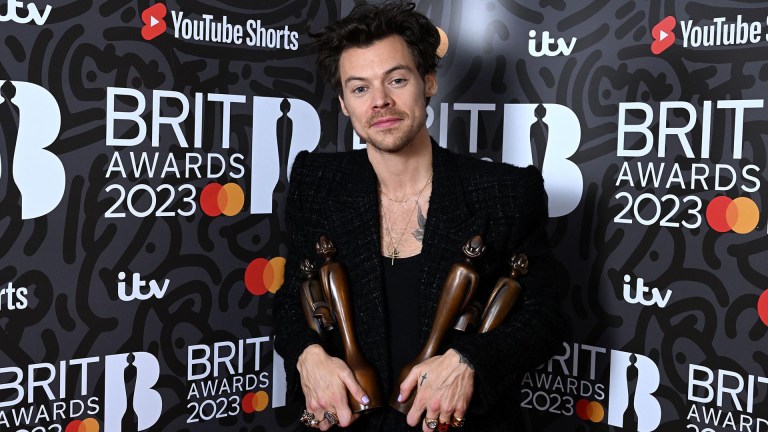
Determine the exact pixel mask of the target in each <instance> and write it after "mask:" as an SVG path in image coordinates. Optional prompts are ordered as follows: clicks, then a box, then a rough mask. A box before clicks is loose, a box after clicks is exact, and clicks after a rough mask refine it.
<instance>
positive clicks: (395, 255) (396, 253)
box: [389, 247, 400, 265]
mask: <svg viewBox="0 0 768 432" xmlns="http://www.w3.org/2000/svg"><path fill="white" fill-rule="evenodd" d="M399 256H400V251H398V250H397V248H396V247H393V248H392V251H391V252H390V253H389V257H390V258H392V265H395V258H398V257H399Z"/></svg>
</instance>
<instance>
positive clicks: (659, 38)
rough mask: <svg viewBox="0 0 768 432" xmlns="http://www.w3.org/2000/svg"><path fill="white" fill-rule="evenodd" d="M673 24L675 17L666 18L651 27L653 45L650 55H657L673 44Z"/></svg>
mask: <svg viewBox="0 0 768 432" xmlns="http://www.w3.org/2000/svg"><path fill="white" fill-rule="evenodd" d="M675 23H676V20H675V17H673V16H668V17H666V18H664V19H663V20H661V21H660V22H659V23H658V24H656V25H655V26H653V29H652V30H651V35H652V36H653V43H652V44H651V52H652V53H654V54H656V55H659V54H661V53H662V52H664V50H666V49H667V48H669V47H671V46H672V44H673V43H675V34H674V33H672V29H673V28H675Z"/></svg>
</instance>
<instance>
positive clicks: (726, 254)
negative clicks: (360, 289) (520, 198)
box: [0, 0, 768, 432]
mask: <svg viewBox="0 0 768 432" xmlns="http://www.w3.org/2000/svg"><path fill="white" fill-rule="evenodd" d="M569 3H570V4H568V5H566V2H565V1H562V0H535V1H534V0H530V1H527V0H477V1H475V0H473V1H471V2H470V1H469V0H463V1H462V0H453V1H434V0H421V1H418V2H417V8H418V9H419V10H420V11H422V12H424V13H425V14H427V15H428V16H429V17H430V18H431V19H432V20H433V21H434V22H435V24H436V25H438V26H439V27H440V28H441V29H442V30H444V32H445V34H446V35H447V38H448V41H449V49H448V53H447V55H446V56H445V58H444V59H443V62H442V66H441V68H440V70H439V74H438V78H439V82H440V90H439V93H438V95H437V96H436V97H433V98H432V101H431V104H430V107H429V118H428V124H429V128H430V133H431V134H432V136H434V137H435V138H436V139H437V140H438V141H439V142H440V144H441V145H442V146H444V147H448V148H450V149H452V150H454V151H457V152H461V153H468V154H473V155H476V156H477V157H480V158H487V159H490V160H495V161H504V162H508V163H512V164H517V165H530V164H533V165H536V166H538V167H539V168H540V169H541V170H542V173H543V175H544V178H545V183H546V188H547V191H548V193H549V196H550V203H549V207H550V215H551V216H552V220H551V224H550V233H551V238H552V244H553V246H554V248H555V253H556V255H557V256H558V257H559V259H560V260H562V262H563V263H564V264H565V266H566V267H567V269H568V280H569V284H568V286H563V287H562V294H563V299H564V303H563V304H564V308H565V310H566V312H567V314H568V315H569V316H570V319H571V322H572V326H573V338H572V340H568V341H567V342H566V343H564V345H563V349H562V351H561V353H559V354H558V355H556V356H554V357H553V358H552V359H550V360H549V361H548V362H547V363H545V364H544V365H542V366H541V367H540V368H539V369H537V370H535V371H532V372H531V373H528V374H526V375H525V376H524V377H523V388H522V393H521V404H522V406H523V407H524V408H525V412H526V414H527V415H526V417H527V418H526V425H525V428H524V429H525V430H530V431H553V432H554V431H562V430H569V431H611V430H616V431H619V430H627V431H638V432H645V431H675V432H676V431H683V430H685V431H693V432H716V431H717V432H720V431H727V432H732V431H733V432H737V431H738V432H742V431H748V432H768V400H766V394H767V393H768V354H766V349H765V347H766V342H767V341H768V337H767V336H766V332H767V330H768V294H765V293H766V289H768V271H766V270H764V269H765V267H766V266H765V265H764V263H765V261H764V260H766V258H768V223H766V222H767V221H768V215H766V214H764V212H763V211H762V210H763V208H764V207H765V206H764V203H765V202H768V197H766V186H764V184H765V183H766V182H768V177H766V174H765V172H764V169H765V165H766V163H768V162H766V161H767V160H768V159H767V158H766V139H768V121H766V118H768V107H766V106H765V95H766V94H768V4H765V3H761V2H740V1H735V0H733V1H721V0H717V1H716V0H702V1H677V2H674V1H668V2H664V1H662V2H635V1H626V2H618V1H617V2H608V1H602V2H590V3H589V4H586V3H584V2H582V3H578V2H569ZM353 4H354V2H353V1H352V0H337V1H326V0H291V1H258V2H250V3H248V4H245V3H243V4H237V3H235V2H226V1H205V2H203V1H200V0H189V1H182V0H177V1H167V2H154V1H145V0H142V1H125V0H102V1H96V2H94V1H84V0H61V1H56V2H53V1H46V0H34V1H29V2H21V1H19V0H0V143H1V144H0V431H14V432H46V431H52V432H99V431H107V432H120V431H144V430H147V431H211V430H232V431H268V432H279V431H293V430H296V428H297V424H296V419H297V418H298V413H299V411H298V410H299V409H300V408H301V407H293V406H290V405H287V406H286V400H285V383H284V369H283V364H282V360H281V359H280V357H279V356H278V355H276V354H275V352H274V349H273V336H272V327H273V324H272V322H273V320H272V307H271V305H272V299H273V296H274V293H275V292H276V291H277V290H279V289H280V285H281V284H282V277H283V269H284V263H285V260H284V258H283V257H285V256H286V247H287V246H286V239H287V233H286V226H285V222H284V218H283V207H284V203H285V197H286V192H287V187H288V176H289V173H290V167H291V161H292V160H293V158H294V156H295V155H296V153H298V152H299V151H302V150H309V151H317V152H333V151H347V150H351V149H354V148H361V147H362V144H361V143H360V140H359V139H358V138H357V137H356V136H355V135H354V133H353V131H352V129H351V126H350V124H349V122H348V121H347V120H346V118H345V117H344V116H343V115H342V114H341V112H340V110H339V107H338V102H337V101H336V96H335V95H334V94H333V93H332V91H331V90H330V88H329V86H327V85H326V84H325V83H324V82H322V81H321V80H319V78H318V77H317V75H316V73H315V68H314V54H313V52H312V50H311V46H310V44H311V41H312V39H311V37H310V36H309V33H311V32H313V31H318V30H320V29H322V27H323V26H324V25H325V24H327V23H328V22H329V21H332V20H335V19H337V18H338V17H340V16H344V15H346V14H347V13H348V12H349V10H350V9H351V8H352V6H353ZM521 349H525V347H521Z"/></svg>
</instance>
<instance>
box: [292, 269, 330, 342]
mask: <svg viewBox="0 0 768 432" xmlns="http://www.w3.org/2000/svg"><path fill="white" fill-rule="evenodd" d="M300 267H301V272H302V273H304V277H305V281H304V283H302V284H301V307H302V309H304V316H305V317H306V319H307V324H308V325H309V328H311V329H312V330H314V331H315V332H316V333H317V334H318V335H320V339H321V340H322V341H323V342H325V341H326V339H327V334H328V331H330V330H333V327H334V325H335V324H336V319H335V318H334V317H333V314H332V313H331V308H330V306H328V301H327V300H326V298H325V294H324V293H323V285H322V284H321V283H320V279H318V276H317V269H316V268H315V266H314V265H313V264H312V262H311V261H310V260H308V259H305V260H304V261H302V263H301V265H300Z"/></svg>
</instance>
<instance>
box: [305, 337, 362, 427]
mask: <svg viewBox="0 0 768 432" xmlns="http://www.w3.org/2000/svg"><path fill="white" fill-rule="evenodd" d="M296 367H297V368H298V370H299V375H301V389H302V391H304V397H305V399H306V401H307V411H309V412H310V413H312V414H314V415H315V419H317V420H320V423H318V424H317V425H316V426H315V427H317V428H319V429H320V430H322V431H325V430H328V429H330V428H331V426H333V423H331V420H329V419H328V416H326V413H327V412H330V413H333V414H334V415H335V416H336V417H337V418H338V422H339V423H338V424H339V426H341V427H347V426H349V425H350V424H351V423H352V422H353V421H355V420H357V418H358V417H359V416H360V415H359V414H352V410H350V409H349V403H348V401H347V389H349V392H350V394H352V395H353V396H354V397H355V399H357V400H358V401H359V402H360V403H362V404H368V403H369V399H368V396H367V395H366V394H365V391H364V390H363V388H362V387H361V386H360V384H359V383H358V382H357V380H356V379H355V376H354V375H353V374H352V371H351V370H350V369H349V367H348V366H347V364H346V363H344V361H342V360H341V359H339V358H336V357H331V356H329V355H328V354H327V353H326V352H325V350H324V349H323V348H322V347H321V346H320V345H317V344H315V345H310V346H308V347H307V348H306V349H305V350H304V352H303V353H301V355H300V356H299V360H298V363H297V364H296Z"/></svg>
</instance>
